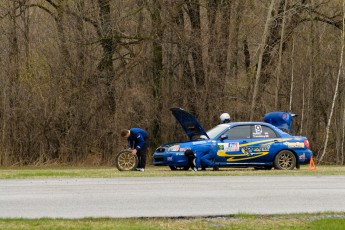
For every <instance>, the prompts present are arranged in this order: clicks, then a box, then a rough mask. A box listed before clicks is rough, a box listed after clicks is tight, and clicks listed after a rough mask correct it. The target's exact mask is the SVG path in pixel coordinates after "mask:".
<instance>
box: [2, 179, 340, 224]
mask: <svg viewBox="0 0 345 230" xmlns="http://www.w3.org/2000/svg"><path fill="white" fill-rule="evenodd" d="M323 211H345V176H267V177H265V176H264V177H259V176H255V177H250V176H230V177H225V176H220V177H217V176H215V177H208V176H191V177H148V178H111V179H97V178H96V179H34V180H32V179H30V180H0V217H11V218H13V217H24V218H40V217H53V218H82V217H158V216H214V215H227V214H237V213H251V214H258V213H260V214H278V213H301V212H323Z"/></svg>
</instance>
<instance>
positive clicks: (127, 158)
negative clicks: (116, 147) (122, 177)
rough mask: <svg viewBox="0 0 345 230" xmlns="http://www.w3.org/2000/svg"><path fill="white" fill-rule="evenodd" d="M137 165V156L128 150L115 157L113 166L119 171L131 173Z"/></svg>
mask: <svg viewBox="0 0 345 230" xmlns="http://www.w3.org/2000/svg"><path fill="white" fill-rule="evenodd" d="M137 165H138V157H137V155H133V154H132V152H131V151H130V150H123V151H121V152H119V153H118V154H117V155H116V157H115V166H116V168H117V169H118V170H119V171H131V170H134V169H135V168H136V167H137Z"/></svg>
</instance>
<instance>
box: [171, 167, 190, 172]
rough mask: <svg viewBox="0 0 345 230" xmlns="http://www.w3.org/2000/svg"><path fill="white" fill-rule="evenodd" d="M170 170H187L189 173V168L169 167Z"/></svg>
mask: <svg viewBox="0 0 345 230" xmlns="http://www.w3.org/2000/svg"><path fill="white" fill-rule="evenodd" d="M169 168H170V169H171V170H172V171H176V170H185V171H187V170H188V169H189V166H184V167H182V166H179V167H178V166H169Z"/></svg>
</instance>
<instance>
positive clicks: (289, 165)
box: [274, 150, 296, 170]
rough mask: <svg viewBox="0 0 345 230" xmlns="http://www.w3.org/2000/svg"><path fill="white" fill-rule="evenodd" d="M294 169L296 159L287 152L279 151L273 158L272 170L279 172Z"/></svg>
mask: <svg viewBox="0 0 345 230" xmlns="http://www.w3.org/2000/svg"><path fill="white" fill-rule="evenodd" d="M295 167H296V157H295V155H294V154H293V153H292V152H291V151H288V150H283V151H280V152H279V153H278V154H277V155H276V157H275V158H274V168H275V169H279V170H292V169H294V168H295Z"/></svg>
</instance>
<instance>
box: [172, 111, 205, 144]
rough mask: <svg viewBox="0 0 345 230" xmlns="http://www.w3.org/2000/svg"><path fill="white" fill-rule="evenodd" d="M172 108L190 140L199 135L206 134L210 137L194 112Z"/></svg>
mask: <svg viewBox="0 0 345 230" xmlns="http://www.w3.org/2000/svg"><path fill="white" fill-rule="evenodd" d="M170 110H171V112H172V114H173V115H174V117H175V118H176V120H177V121H178V122H179V123H180V124H181V126H182V128H183V130H184V131H185V132H186V134H187V136H188V137H189V139H190V140H191V139H192V138H193V137H194V136H197V135H205V136H206V137H207V138H208V139H210V138H209V136H208V135H207V133H206V131H205V130H204V128H203V127H202V126H201V125H200V123H199V122H198V120H197V119H196V118H195V117H194V116H193V115H192V114H190V113H188V112H187V111H185V110H183V109H181V108H171V109H170Z"/></svg>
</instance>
